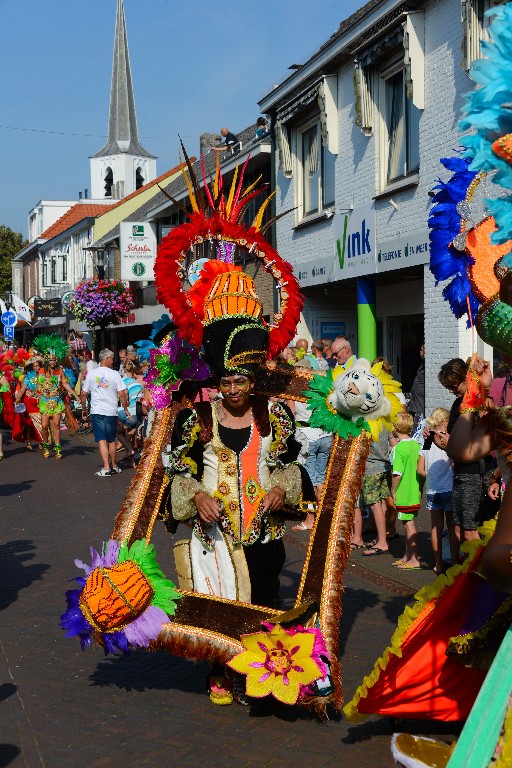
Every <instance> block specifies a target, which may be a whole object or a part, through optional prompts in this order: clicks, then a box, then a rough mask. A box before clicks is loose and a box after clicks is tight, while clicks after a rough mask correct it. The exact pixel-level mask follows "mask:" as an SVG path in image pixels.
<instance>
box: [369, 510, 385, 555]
mask: <svg viewBox="0 0 512 768" xmlns="http://www.w3.org/2000/svg"><path fill="white" fill-rule="evenodd" d="M371 510H372V513H373V519H374V520H375V527H376V529H377V541H376V542H375V544H373V547H375V549H382V551H383V552H387V551H388V542H387V539H386V502H385V501H384V499H381V500H380V501H378V502H377V503H376V504H372V506H371ZM365 551H366V552H369V550H365Z"/></svg>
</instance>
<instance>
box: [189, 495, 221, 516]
mask: <svg viewBox="0 0 512 768" xmlns="http://www.w3.org/2000/svg"><path fill="white" fill-rule="evenodd" d="M194 503H195V505H196V507H197V512H198V514H199V517H200V518H201V520H202V521H203V522H204V523H216V522H217V521H218V520H219V519H220V509H221V508H220V503H219V502H218V501H217V499H214V498H212V496H209V495H208V494H207V493H205V492H204V491H198V492H197V493H196V494H195V496H194Z"/></svg>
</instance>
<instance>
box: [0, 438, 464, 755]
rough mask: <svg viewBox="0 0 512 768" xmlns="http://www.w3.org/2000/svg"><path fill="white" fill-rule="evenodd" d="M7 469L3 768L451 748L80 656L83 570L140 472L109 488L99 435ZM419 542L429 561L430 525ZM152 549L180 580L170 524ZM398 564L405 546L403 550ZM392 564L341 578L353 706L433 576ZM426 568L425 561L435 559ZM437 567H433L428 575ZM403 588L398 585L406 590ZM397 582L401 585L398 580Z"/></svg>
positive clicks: (182, 674) (155, 665) (0, 653)
mask: <svg viewBox="0 0 512 768" xmlns="http://www.w3.org/2000/svg"><path fill="white" fill-rule="evenodd" d="M3 435H4V455H5V458H4V460H3V462H1V464H0V473H1V477H2V480H1V492H0V496H1V498H0V515H1V523H2V526H1V537H0V609H1V612H2V613H1V615H2V622H1V625H0V701H1V702H2V707H1V715H0V768H2V767H3V766H12V768H21V767H22V766H25V767H27V768H40V766H45V768H110V767H111V766H118V765H121V766H124V768H136V767H138V766H146V765H147V766H158V765H162V764H164V763H169V764H170V763H171V761H172V764H174V765H180V766H192V765H194V766H197V765H204V766H209V767H210V766H211V767H212V768H215V767H216V766H219V767H220V766H223V767H224V766H230V767H231V766H232V767H233V768H242V767H244V766H247V768H249V767H250V768H252V767H254V768H256V766H258V767H259V766H284V767H287V766H292V765H294V766H295V765H297V764H300V765H305V766H310V765H315V766H318V767H319V768H323V767H324V766H325V768H328V767H329V766H341V765H343V766H365V765H369V766H391V765H393V760H392V757H391V753H390V735H391V733H392V732H393V729H395V730H396V729H397V728H398V729H402V730H410V731H411V732H413V733H423V734H429V735H434V736H438V737H439V738H441V739H443V740H445V741H448V742H449V741H451V740H452V739H453V738H454V736H455V735H456V732H457V729H456V728H454V726H453V725H451V726H443V725H441V724H436V723H421V722H419V721H416V722H411V721H409V722H407V723H399V724H398V725H397V724H394V725H393V724H392V723H391V722H390V720H389V719H388V718H382V719H381V718H369V719H368V720H367V721H366V722H365V723H364V724H363V725H359V726H353V725H350V724H349V723H347V721H346V720H345V719H344V718H341V719H340V720H336V719H334V720H330V721H328V722H325V723H319V722H318V721H317V720H315V719H314V718H312V717H311V716H309V715H308V714H305V713H304V712H302V711H299V710H298V709H296V708H287V707H284V706H279V705H278V704H277V703H275V702H274V703H273V702H271V701H269V700H262V701H259V702H257V703H256V704H254V705H253V706H251V707H239V706H237V705H233V706H231V707H214V706H213V705H212V704H211V703H210V701H209V699H208V697H207V695H206V692H205V679H206V675H207V671H208V665H207V664H205V663H195V662H191V661H187V660H184V659H179V658H172V657H171V656H169V655H168V654H165V653H146V652H142V651H140V652H134V653H132V654H131V655H130V656H129V657H126V658H125V657H104V656H103V654H102V652H101V651H100V649H98V648H90V649H89V650H88V651H87V652H85V653H82V651H81V650H80V645H79V642H78V640H66V639H65V637H64V633H63V632H62V630H61V629H60V628H59V617H60V614H61V613H62V612H63V611H64V610H65V607H66V604H65V596H64V593H65V591H66V589H68V588H70V585H69V580H70V579H71V578H73V577H74V576H77V575H79V572H78V570H77V569H76V567H75V565H74V562H73V561H74V559H75V558H79V559H83V560H84V561H86V562H87V561H89V560H90V557H89V546H91V545H92V546H95V547H99V546H101V543H102V541H103V540H105V539H106V538H108V537H109V535H110V533H111V531H112V528H113V522H114V518H115V515H116V513H117V511H118V509H119V507H120V504H121V502H122V499H123V496H124V493H125V490H126V488H127V486H128V484H129V481H130V479H131V477H132V475H133V470H127V471H125V472H123V474H121V475H118V476H115V477H111V478H99V477H96V476H95V475H94V472H95V471H96V470H97V469H98V468H99V466H100V462H99V455H98V452H97V450H96V448H95V446H94V443H93V441H92V438H91V436H89V435H87V436H82V437H80V436H75V437H73V438H69V439H66V437H65V433H64V439H63V446H64V450H63V452H64V460H63V461H62V462H60V463H58V462H56V461H55V460H54V459H53V458H52V459H48V460H47V461H45V460H43V458H42V456H41V454H40V452H38V451H34V452H33V453H29V452H27V451H26V450H25V449H24V447H23V446H22V445H20V444H15V443H12V442H8V439H7V437H8V435H7V432H5V431H4V433H3ZM421 528H422V525H421V521H420V531H421V532H420V543H421V547H422V549H423V551H424V552H425V553H427V552H428V536H427V532H426V531H427V525H426V519H425V520H423V530H421ZM305 536H307V534H304V533H303V532H297V533H290V534H289V535H288V537H287V553H288V560H287V563H286V565H285V569H284V574H283V592H284V595H285V597H286V596H289V595H291V593H292V591H293V589H295V587H296V584H297V583H298V573H299V570H300V567H301V558H303V556H304V552H305V547H306V543H307V541H306V539H305V538H304V537H305ZM153 541H154V543H155V547H156V552H157V558H158V561H159V563H160V565H161V566H162V568H163V570H164V571H165V572H166V574H168V575H169V576H170V577H171V578H173V576H174V570H173V566H172V563H171V546H170V544H171V542H170V541H169V536H168V534H167V533H166V531H165V529H164V528H163V526H162V525H159V526H157V529H156V531H155V534H154V537H153ZM392 544H393V545H396V546H394V547H393V553H394V554H402V553H403V552H402V551H401V548H402V547H403V540H399V541H393V542H392ZM390 562H391V558H389V557H384V556H383V557H377V558H362V557H361V556H360V553H358V552H356V553H354V554H353V555H351V558H350V561H349V566H348V568H347V574H346V579H345V592H344V605H343V617H342V629H341V640H340V657H341V660H342V671H343V680H344V694H345V699H346V700H348V699H349V698H350V697H351V695H352V693H353V692H354V690H355V688H356V687H357V685H358V684H359V683H360V682H361V680H362V678H363V677H364V675H365V674H368V673H369V672H370V671H371V668H372V666H373V663H374V661H375V660H376V658H377V657H378V656H379V655H380V654H381V653H382V651H383V650H384V648H385V646H386V645H387V643H388V641H389V638H390V636H391V633H392V631H393V629H394V626H395V622H396V619H397V617H398V615H399V614H400V613H401V611H402V610H403V608H404V606H405V604H406V603H407V601H408V599H410V597H411V595H412V594H413V593H414V592H415V591H416V589H418V588H419V587H420V586H421V585H422V584H424V583H427V582H429V581H431V580H432V579H433V575H432V571H431V569H428V568H425V570H422V571H419V572H414V573H405V574H404V573H401V574H398V575H397V574H396V573H391V572H392V571H396V569H392V568H391V567H390ZM427 562H428V559H427ZM431 565H432V563H430V566H431ZM398 577H399V578H400V581H396V579H397V578H398ZM393 579H394V580H393Z"/></svg>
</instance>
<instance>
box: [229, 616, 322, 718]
mask: <svg viewBox="0 0 512 768" xmlns="http://www.w3.org/2000/svg"><path fill="white" fill-rule="evenodd" d="M240 639H241V641H242V643H243V645H244V647H245V648H246V650H245V651H242V653H239V654H238V656H235V657H234V658H233V659H231V661H229V662H228V666H230V667H231V669H234V670H235V671H236V672H240V673H241V674H242V675H247V683H246V693H247V695H248V696H254V697H255V698H262V697H263V696H268V695H269V694H272V696H274V697H275V698H276V699H278V700H279V701H282V702H283V703H284V704H295V703H296V701H297V699H298V697H299V691H300V686H301V685H309V684H310V683H313V682H314V681H315V680H318V679H319V678H321V677H323V674H324V673H323V672H322V670H321V669H320V668H319V667H318V664H317V663H316V662H315V660H314V658H313V647H314V643H315V636H314V634H311V633H309V632H296V633H295V634H293V635H290V634H289V633H288V632H287V631H286V630H284V629H283V628H282V627H280V626H279V624H276V625H275V626H274V627H273V628H272V631H271V632H254V633H253V634H250V635H242V636H241V638H240Z"/></svg>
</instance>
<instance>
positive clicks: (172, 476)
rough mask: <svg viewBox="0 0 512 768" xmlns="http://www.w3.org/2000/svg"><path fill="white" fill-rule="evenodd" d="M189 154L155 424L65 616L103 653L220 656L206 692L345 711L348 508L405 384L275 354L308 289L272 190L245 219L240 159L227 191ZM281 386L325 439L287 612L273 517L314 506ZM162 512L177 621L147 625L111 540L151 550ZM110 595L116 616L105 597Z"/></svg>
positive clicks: (170, 251)
mask: <svg viewBox="0 0 512 768" xmlns="http://www.w3.org/2000/svg"><path fill="white" fill-rule="evenodd" d="M185 157H186V153H185ZM186 161H187V165H188V176H187V175H185V179H186V182H187V185H188V188H189V197H190V202H191V207H192V213H188V214H187V218H188V221H187V223H186V224H183V225H181V226H180V227H176V228H175V229H174V230H172V231H171V232H170V233H169V234H168V235H167V236H166V238H165V239H164V240H163V242H162V243H161V245H160V247H159V250H158V255H157V259H156V263H155V282H156V287H157V295H158V299H159V301H160V302H161V303H162V304H163V305H164V306H166V307H167V309H168V310H169V312H170V314H171V316H172V320H173V324H174V326H173V327H172V328H168V329H166V330H164V329H161V333H160V332H159V334H158V335H159V336H160V335H162V338H161V339H157V337H156V336H155V337H154V339H153V340H154V342H155V344H158V345H159V346H158V348H156V349H150V351H149V353H150V360H151V365H150V369H149V372H148V375H147V376H146V383H147V386H148V388H149V389H150V391H151V399H152V403H153V404H154V407H155V411H156V413H155V417H154V423H153V428H152V430H151V434H150V435H149V436H148V439H147V441H146V444H145V447H144V453H143V456H142V460H141V462H140V464H139V466H138V468H137V471H136V474H135V477H134V479H133V481H132V483H131V485H130V489H129V490H128V493H127V496H126V499H125V501H124V503H123V506H122V509H121V511H120V513H119V515H118V516H117V519H116V523H115V527H114V532H113V534H112V539H111V541H110V542H109V543H108V545H106V546H105V547H104V549H103V550H102V554H101V555H98V557H96V554H94V557H93V560H94V564H93V567H92V569H89V567H88V566H87V567H86V569H87V573H88V574H90V575H89V578H88V579H87V583H86V584H85V585H84V588H83V590H82V591H81V592H80V594H78V593H73V594H69V593H68V606H69V608H68V611H67V612H66V614H64V615H63V617H62V626H63V628H65V629H66V631H67V632H68V636H74V635H77V634H78V635H80V639H81V642H82V644H89V643H90V641H91V639H92V638H93V637H94V639H95V640H97V642H99V643H100V645H102V646H103V647H105V648H106V649H108V650H110V649H113V648H115V647H118V648H120V649H123V648H126V643H127V642H128V643H129V644H132V645H135V646H137V645H143V646H144V647H148V645H149V643H150V642H152V643H153V644H152V646H151V647H152V648H154V649H158V648H165V649H166V650H167V651H168V652H170V653H172V654H178V655H181V656H185V657H187V658H194V659H202V660H208V661H211V660H214V661H215V666H214V668H213V670H212V674H211V675H210V678H209V689H210V696H211V699H212V701H213V702H214V703H216V704H230V703H231V702H232V701H233V699H235V700H236V701H239V702H240V703H242V701H243V693H244V690H245V691H246V694H247V695H248V696H249V697H256V698H258V697H263V696H268V695H273V696H274V697H275V698H277V699H278V700H280V701H282V702H284V703H287V704H296V703H299V704H300V705H301V706H304V707H307V708H308V709H310V710H311V711H314V712H316V713H317V714H318V715H319V716H326V713H327V707H328V706H331V705H332V706H334V707H335V708H336V709H337V710H338V711H339V709H340V707H341V704H342V687H341V670H340V664H339V660H338V655H337V654H338V647H339V624H340V613H341V594H342V581H343V571H344V568H345V565H346V562H347V559H348V556H349V552H350V533H351V530H352V525H353V511H354V504H355V501H356V499H357V494H358V492H359V485H360V478H361V476H362V474H363V471H364V463H365V461H366V456H367V453H368V448H369V444H370V441H371V439H372V438H373V439H377V437H378V434H379V433H380V431H381V429H382V428H383V427H384V426H385V427H386V428H388V429H390V428H391V425H392V419H393V417H394V415H395V414H396V413H397V412H398V409H399V408H400V402H399V400H398V398H397V397H396V395H395V394H394V393H395V392H397V391H398V390H399V388H400V385H399V384H398V383H397V382H394V381H393V380H392V379H391V376H389V375H387V374H385V373H384V372H383V371H382V369H381V368H382V367H381V365H378V366H374V367H371V366H370V363H369V362H368V361H366V360H361V361H358V363H357V365H356V366H354V367H353V368H351V370H350V372H348V373H345V374H343V375H338V376H337V377H336V378H335V377H334V376H333V374H332V372H331V371H328V372H327V374H326V375H325V376H320V375H318V376H315V375H314V373H313V372H308V371H306V370H304V369H302V370H301V369H298V368H297V369H295V368H293V367H290V366H283V367H282V368H281V367H280V366H278V365H277V364H276V358H277V356H278V355H279V353H280V352H281V351H282V350H283V349H285V348H286V346H287V345H288V344H289V343H290V341H291V339H292V338H293V337H294V336H295V333H296V327H297V323H298V321H299V318H300V311H301V308H302V297H301V296H300V293H299V286H298V282H297V280H296V278H295V277H294V276H293V271H292V268H291V265H290V264H288V263H287V262H285V261H284V260H283V259H282V258H281V257H280V256H279V254H278V253H277V252H276V251H275V250H274V249H273V248H272V246H271V245H270V244H269V243H268V242H267V241H266V240H265V238H264V237H263V234H264V231H265V229H266V228H268V227H269V226H270V225H271V224H272V222H273V220H274V219H271V220H270V221H268V222H266V224H263V215H264V212H265V209H266V207H267V205H268V202H269V198H267V199H266V200H265V202H264V203H263V204H262V206H261V207H260V209H259V211H258V213H257V214H256V217H255V219H254V221H253V223H252V226H250V227H248V226H246V225H244V223H243V219H244V214H245V213H246V212H247V208H248V206H249V203H250V201H251V200H252V199H253V198H254V197H255V196H256V195H259V194H260V193H261V191H262V190H261V188H259V187H258V186H257V185H258V181H256V182H254V183H253V184H252V185H250V186H249V187H247V188H246V189H243V174H244V168H242V169H241V172H240V174H239V169H238V168H237V169H236V170H235V172H234V175H233V180H232V182H231V185H230V188H229V190H228V189H227V188H226V192H225V193H224V190H223V181H222V176H221V174H220V166H219V163H218V161H217V167H216V172H215V176H214V178H213V179H212V180H211V181H210V183H208V182H207V180H206V176H205V170H204V161H203V168H202V175H203V180H204V187H203V188H202V187H200V186H199V184H198V183H197V178H196V176H195V171H194V168H193V167H192V165H191V163H190V162H189V160H188V158H187V157H186ZM183 169H184V167H183ZM171 199H172V198H171ZM173 202H175V203H176V204H177V205H178V206H179V205H180V204H179V203H177V202H176V201H173ZM248 257H249V261H250V262H251V261H252V260H254V262H255V265H256V271H257V270H258V266H260V265H261V266H262V268H263V269H264V270H265V271H266V272H267V273H268V274H270V275H271V277H272V278H273V279H274V281H275V284H276V288H277V293H278V297H279V307H278V310H277V311H276V312H274V313H273V315H272V314H271V318H272V320H271V321H270V322H269V323H266V322H265V320H264V319H263V307H262V304H261V301H260V299H259V298H258V295H257V292H256V289H255V285H254V282H253V280H252V278H251V276H250V275H249V274H248V273H247V272H246V271H245V267H244V270H242V268H241V266H240V263H242V264H244V265H245V264H246V263H247V261H248ZM212 378H213V379H214V382H212V383H215V384H217V387H218V389H219V391H220V395H221V397H220V398H219V399H216V400H215V401H214V402H210V401H209V400H208V399H206V400H205V401H204V402H203V401H201V400H199V397H200V395H199V394H198V389H199V388H200V387H201V386H204V382H205V380H207V379H210V380H211V379H212ZM200 382H203V385H201V384H200ZM206 386H208V385H206ZM288 398H289V399H291V400H296V401H301V402H306V401H307V402H308V403H309V404H310V407H311V412H312V416H311V419H312V423H313V422H314V423H313V425H314V426H322V425H325V427H326V429H328V430H329V431H333V432H334V433H335V434H334V437H333V448H332V452H331V457H330V460H329V466H328V468H327V474H326V484H325V488H324V493H323V494H322V499H321V503H320V512H319V514H318V515H317V516H316V518H315V527H314V531H313V532H312V535H311V538H310V543H309V549H308V555H307V557H306V558H305V562H304V568H303V571H302V575H301V580H300V584H299V586H298V589H297V593H296V595H295V601H294V603H293V607H291V608H289V609H287V610H285V611H282V610H280V609H279V607H278V606H279V575H280V572H281V569H282V567H283V562H284V558H285V552H284V546H283V541H282V538H283V534H284V532H285V520H286V519H294V520H299V519H301V518H302V519H303V518H305V517H306V514H307V512H308V511H310V510H311V507H313V508H315V509H316V507H315V495H314V489H313V487H312V485H311V481H310V480H309V478H307V475H304V474H303V472H304V469H303V468H302V467H300V466H299V465H298V464H296V463H295V459H296V457H297V455H298V452H299V448H300V446H299V445H298V444H297V443H295V441H294V422H293V417H292V415H291V413H290V411H289V409H288V408H287V407H286V406H285V405H283V404H282V402H281V401H282V400H283V399H284V400H286V399H288ZM322 504H323V505H324V507H323V511H322ZM311 511H313V510H311ZM158 515H160V516H161V517H163V519H164V521H165V522H166V525H167V527H168V529H169V530H170V532H171V533H173V534H174V533H175V532H176V529H177V526H178V524H179V522H183V523H185V524H187V525H188V526H189V527H190V528H191V529H192V536H191V539H187V540H182V541H176V542H175V543H174V553H175V559H176V570H177V573H178V578H179V582H180V590H179V591H178V595H177V597H178V602H177V605H176V606H175V607H172V610H171V611H170V612H169V615H171V614H172V616H173V618H172V620H169V621H166V620H165V618H164V619H162V618H160V619H159V620H158V621H154V622H153V624H152V626H151V633H150V634H149V635H148V633H147V632H146V631H145V630H144V637H141V636H140V629H142V626H140V622H142V623H145V619H144V622H143V621H142V620H143V613H140V612H139V609H136V608H135V606H134V602H137V596H142V597H143V599H142V600H141V606H140V611H143V610H144V609H145V606H146V602H147V601H146V597H144V596H145V595H146V596H147V595H149V594H151V590H149V589H148V587H147V585H145V583H144V580H143V579H142V577H141V576H140V575H138V576H135V577H134V580H133V581H131V580H130V582H129V586H128V589H127V590H124V587H123V589H122V590H121V589H120V580H121V579H122V580H124V576H123V575H122V573H121V572H118V571H117V569H118V566H119V565H120V564H119V563H116V562H115V558H114V557H113V555H112V552H113V551H114V549H115V550H116V552H117V548H118V546H119V542H122V546H121V550H119V553H120V556H122V558H123V561H124V560H125V555H126V554H127V549H126V548H127V546H128V544H131V547H132V550H133V551H134V553H135V551H136V550H137V551H138V550H139V549H141V550H142V548H145V547H146V546H147V544H148V542H149V539H150V537H151V532H152V530H153V526H154V523H155V521H156V518H157V517H158ZM143 539H145V541H144V540H143ZM111 555H112V556H111ZM99 565H101V567H100V568H99V571H98V567H97V566H99ZM105 566H107V567H108V568H111V570H112V573H111V574H110V573H109V574H108V578H107V577H106V576H105V574H104V573H103V570H105ZM80 567H82V566H80ZM123 567H124V565H123ZM109 580H110V581H112V584H114V585H115V589H114V588H113V587H112V584H110V581H109ZM125 591H126V592H128V593H129V594H128V595H127V597H126V599H124V594H125ZM120 592H121V594H120ZM120 599H121V602H122V604H123V605H122V606H120V607H121V609H122V610H121V614H123V615H122V618H120V614H119V612H118V611H117V609H114V604H118V603H119V600H120ZM126 610H129V611H130V613H132V614H133V615H132V617H131V618H130V621H129V622H126V620H125V617H124V614H125V613H126ZM148 610H151V607H150V608H148ZM139 613H140V615H139ZM162 621H163V622H164V623H163V624H162ZM121 623H122V624H123V626H122V627H121ZM132 625H133V626H132ZM135 625H136V626H135ZM135 629H136V632H135ZM132 630H134V631H132ZM128 633H129V635H130V638H131V639H130V638H129V637H128ZM244 648H245V649H246V650H244ZM255 655H256V658H255ZM226 665H228V667H229V669H230V670H232V671H233V672H226ZM262 667H265V669H266V670H267V672H265V671H264V670H263V669H262ZM233 673H236V674H233ZM240 675H245V676H246V677H247V681H246V683H245V684H244V685H241V684H240V683H241V678H240ZM244 686H245V688H244Z"/></svg>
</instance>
